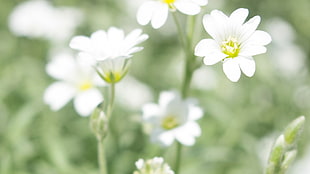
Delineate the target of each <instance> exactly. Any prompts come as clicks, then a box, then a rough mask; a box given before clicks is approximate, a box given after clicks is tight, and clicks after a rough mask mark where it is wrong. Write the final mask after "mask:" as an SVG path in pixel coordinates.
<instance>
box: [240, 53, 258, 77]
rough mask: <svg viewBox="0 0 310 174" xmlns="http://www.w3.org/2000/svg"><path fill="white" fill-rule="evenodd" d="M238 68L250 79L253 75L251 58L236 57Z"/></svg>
mask: <svg viewBox="0 0 310 174" xmlns="http://www.w3.org/2000/svg"><path fill="white" fill-rule="evenodd" d="M238 62H239V66H240V68H241V70H242V72H243V73H244V74H245V75H246V76H248V77H252V76H253V75H254V73H255V61H254V60H253V58H252V57H238Z"/></svg>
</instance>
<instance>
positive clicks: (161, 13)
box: [151, 3, 169, 29]
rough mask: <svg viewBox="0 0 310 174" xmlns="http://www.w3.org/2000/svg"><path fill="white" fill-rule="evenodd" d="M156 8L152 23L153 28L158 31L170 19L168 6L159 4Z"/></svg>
mask: <svg viewBox="0 0 310 174" xmlns="http://www.w3.org/2000/svg"><path fill="white" fill-rule="evenodd" d="M154 5H155V4H154ZM154 8H156V10H155V11H154V14H153V16H152V21H151V23H152V27H153V28H155V29H158V28H160V27H161V26H163V25H164V24H165V22H166V20H167V18H168V12H169V7H168V5H167V4H164V3H158V4H156V6H155V7H154Z"/></svg>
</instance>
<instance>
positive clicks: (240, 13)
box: [229, 8, 249, 25]
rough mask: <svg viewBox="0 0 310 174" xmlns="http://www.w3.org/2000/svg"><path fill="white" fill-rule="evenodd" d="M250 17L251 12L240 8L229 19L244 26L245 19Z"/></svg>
mask: <svg viewBox="0 0 310 174" xmlns="http://www.w3.org/2000/svg"><path fill="white" fill-rule="evenodd" d="M248 15H249V10H248V9H245V8H239V9H237V10H235V11H234V12H233V13H232V14H231V15H230V16H229V19H230V20H231V21H232V22H233V23H234V24H236V25H242V24H243V23H244V21H245V19H246V18H247V17H248Z"/></svg>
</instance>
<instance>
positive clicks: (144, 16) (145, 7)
mask: <svg viewBox="0 0 310 174" xmlns="http://www.w3.org/2000/svg"><path fill="white" fill-rule="evenodd" d="M154 4H155V2H154V1H147V2H145V3H143V4H142V5H141V6H140V8H139V9H138V13H137V21H138V23H139V24H140V25H146V24H148V23H149V22H150V21H151V19H152V16H153V12H154Z"/></svg>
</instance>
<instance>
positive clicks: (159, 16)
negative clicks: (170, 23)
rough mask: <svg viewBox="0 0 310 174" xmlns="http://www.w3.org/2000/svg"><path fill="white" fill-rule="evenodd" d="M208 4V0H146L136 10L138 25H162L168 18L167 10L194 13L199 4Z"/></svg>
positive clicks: (198, 10)
mask: <svg viewBox="0 0 310 174" xmlns="http://www.w3.org/2000/svg"><path fill="white" fill-rule="evenodd" d="M207 4H208V0H161V1H146V2H144V3H143V4H142V5H141V6H140V8H139V9H138V12H137V15H136V17H137V21H138V23H139V24H140V25H147V24H148V23H151V25H152V27H153V28H154V29H159V28H160V27H162V26H163V25H164V24H165V22H166V21H167V18H168V13H169V11H175V10H178V11H180V12H181V13H183V14H186V15H196V14H198V13H199V12H200V11H201V6H205V5H207Z"/></svg>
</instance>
